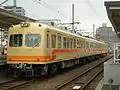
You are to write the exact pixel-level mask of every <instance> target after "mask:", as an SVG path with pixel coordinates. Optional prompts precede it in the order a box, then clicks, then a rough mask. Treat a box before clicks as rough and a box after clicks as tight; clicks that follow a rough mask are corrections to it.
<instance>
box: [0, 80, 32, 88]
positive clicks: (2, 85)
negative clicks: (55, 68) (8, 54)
mask: <svg viewBox="0 0 120 90" xmlns="http://www.w3.org/2000/svg"><path fill="white" fill-rule="evenodd" d="M32 81H34V79H13V80H10V81H7V82H4V83H0V90H10V89H12V88H16V87H19V86H22V85H24V84H27V83H30V82H32Z"/></svg>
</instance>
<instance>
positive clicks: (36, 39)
mask: <svg viewBox="0 0 120 90" xmlns="http://www.w3.org/2000/svg"><path fill="white" fill-rule="evenodd" d="M25 46H26V47H39V46H40V34H26V35H25Z"/></svg>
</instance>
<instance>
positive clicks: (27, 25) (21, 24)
mask: <svg viewBox="0 0 120 90" xmlns="http://www.w3.org/2000/svg"><path fill="white" fill-rule="evenodd" d="M20 26H21V27H29V26H30V24H29V23H27V22H21V23H20Z"/></svg>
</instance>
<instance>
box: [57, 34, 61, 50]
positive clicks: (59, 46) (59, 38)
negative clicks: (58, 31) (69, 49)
mask: <svg viewBox="0 0 120 90" xmlns="http://www.w3.org/2000/svg"><path fill="white" fill-rule="evenodd" d="M57 39H58V42H57V43H58V45H57V47H58V48H61V36H58V37H57Z"/></svg>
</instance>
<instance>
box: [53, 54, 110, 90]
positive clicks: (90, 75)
mask: <svg viewBox="0 0 120 90" xmlns="http://www.w3.org/2000/svg"><path fill="white" fill-rule="evenodd" d="M109 57H110V56H108V57H105V58H103V59H104V60H102V61H101V62H100V63H98V64H96V65H94V66H92V67H91V68H89V69H88V70H86V71H84V72H83V73H80V74H78V75H76V76H73V77H72V78H70V79H69V80H67V81H64V82H63V83H61V84H59V85H57V86H55V87H54V88H52V89H51V90H71V88H73V87H74V86H79V88H80V89H79V90H86V87H87V86H88V85H89V84H90V83H91V82H92V81H93V80H94V79H95V78H96V77H97V76H98V75H99V74H101V73H102V72H103V63H104V62H105V61H106V60H108V58H109Z"/></svg>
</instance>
